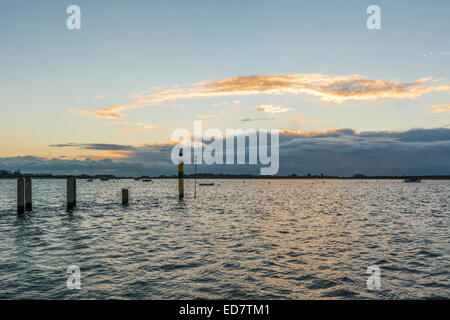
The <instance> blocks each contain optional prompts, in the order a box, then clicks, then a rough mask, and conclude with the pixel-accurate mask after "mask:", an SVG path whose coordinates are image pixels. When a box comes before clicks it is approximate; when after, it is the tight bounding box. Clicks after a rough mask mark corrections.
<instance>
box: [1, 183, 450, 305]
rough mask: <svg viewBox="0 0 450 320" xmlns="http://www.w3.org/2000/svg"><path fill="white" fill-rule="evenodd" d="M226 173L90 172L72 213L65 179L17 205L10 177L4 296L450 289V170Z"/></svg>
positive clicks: (442, 294)
mask: <svg viewBox="0 0 450 320" xmlns="http://www.w3.org/2000/svg"><path fill="white" fill-rule="evenodd" d="M214 182H215V183H216V184H215V185H214V186H212V187H206V186H199V187H198V190H197V191H198V198H197V199H194V198H193V197H192V196H193V190H192V189H193V181H186V185H187V190H186V193H187V197H186V199H185V200H184V201H178V199H177V198H176V196H177V181H176V180H154V181H153V182H141V181H134V180H121V181H115V180H110V181H94V182H87V181H84V180H79V181H78V207H77V209H76V210H74V211H73V212H67V211H66V210H65V201H66V196H65V188H66V182H65V180H33V197H34V199H33V200H34V203H33V205H34V208H33V209H34V211H33V212H32V213H27V214H25V215H23V216H18V215H17V214H16V212H15V203H16V198H15V197H16V181H15V180H0V298H4V299H5V298H6V299H25V298H27V299H29V298H31V299H36V298H44V299H55V298H57V299H80V298H85V299H108V298H120V299H187V298H192V299H197V298H206V299H216V298H222V299H247V298H255V299H325V298H331V299H367V298H369V299H371V298H380V299H398V298H400V299H402V298H450V273H449V270H450V255H449V247H450V246H449V227H448V219H449V213H450V212H449V211H450V209H449V208H450V199H449V195H450V182H449V181H423V182H422V183H421V184H406V183H402V182H400V181H394V180H378V181H372V180H371V181H364V180H271V181H269V180H245V181H244V180H215V181H214ZM126 187H128V188H129V190H130V205H129V206H128V207H122V206H121V205H120V204H119V202H120V201H119V198H120V190H121V188H126ZM72 264H75V265H78V266H79V267H80V269H81V290H68V289H67V286H66V280H67V276H68V274H67V273H66V270H67V266H68V265H72ZM370 265H377V266H379V267H380V269H381V289H380V290H378V291H370V290H368V289H367V288H366V280H367V277H368V275H367V274H366V270H367V267H368V266H370Z"/></svg>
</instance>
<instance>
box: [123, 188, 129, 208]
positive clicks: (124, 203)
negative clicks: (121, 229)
mask: <svg viewBox="0 0 450 320" xmlns="http://www.w3.org/2000/svg"><path fill="white" fill-rule="evenodd" d="M122 205H124V206H127V205H128V189H122Z"/></svg>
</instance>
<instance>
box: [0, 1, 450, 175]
mask: <svg viewBox="0 0 450 320" xmlns="http://www.w3.org/2000/svg"><path fill="white" fill-rule="evenodd" d="M72 4H75V5H78V6H79V7H80V9H81V29H80V30H69V29H68V28H67V27H66V20H67V18H68V17H69V14H67V13H66V8H67V7H68V6H69V5H72ZM372 4H376V5H378V6H379V7H380V9H381V29H379V30H369V29H368V28H367V26H366V20H367V18H368V16H369V15H368V14H367V13H366V9H367V7H368V6H369V5H372ZM449 14H450V2H448V1H444V0H442V1H437V0H431V1H406V0H398V1H392V0H391V1H382V0H371V1H365V0H359V1H356V0H354V1H351V0H349V1H335V0H334V1H299V0H295V1H264V0H262V1H261V0H260V1H234V0H228V1H211V0H209V1H206V0H205V1H202V0H198V1H197V0H195V1H194V0H192V1H167V0H166V1H137V0H136V1H115V0H110V1H84V0H76V1H46V0H44V1H22V0H18V1H5V2H2V4H1V11H0V49H1V50H0V112H1V113H0V115H1V116H0V128H1V129H0V130H1V131H0V132H1V136H2V139H1V140H0V170H2V169H4V170H16V169H18V168H21V169H22V171H25V172H26V171H28V172H44V171H45V172H51V173H89V169H88V168H89V167H90V166H93V167H94V171H95V172H96V173H110V174H116V175H130V174H134V173H135V172H136V168H137V167H139V168H141V172H142V173H144V174H154V175H156V174H176V169H174V166H173V164H171V162H170V149H171V148H172V145H173V142H171V133H172V132H173V131H174V130H176V129H178V128H186V129H188V130H190V131H193V123H194V121H195V120H201V121H203V126H204V127H205V128H218V129H220V130H222V131H224V132H225V130H226V129H228V128H230V129H236V128H242V129H245V130H246V129H250V128H253V129H256V130H258V129H279V130H281V135H280V174H292V173H296V174H300V175H302V174H306V173H310V172H311V173H322V172H323V173H325V174H336V175H351V174H353V173H356V172H362V173H366V174H386V175H389V174H450V165H449V164H448V162H450V161H448V159H450V157H449V156H450V19H449ZM188 170H190V168H188ZM201 170H203V171H205V172H208V171H211V172H227V173H234V172H239V173H242V172H254V171H255V168H254V167H253V166H243V167H241V166H212V167H207V166H203V167H202V168H201Z"/></svg>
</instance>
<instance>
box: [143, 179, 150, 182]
mask: <svg viewBox="0 0 450 320" xmlns="http://www.w3.org/2000/svg"><path fill="white" fill-rule="evenodd" d="M142 181H143V182H151V181H152V179H142Z"/></svg>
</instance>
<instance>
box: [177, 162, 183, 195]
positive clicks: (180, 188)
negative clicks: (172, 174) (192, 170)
mask: <svg viewBox="0 0 450 320" xmlns="http://www.w3.org/2000/svg"><path fill="white" fill-rule="evenodd" d="M183 198H184V164H183V161H181V162H180V163H179V164H178V199H183Z"/></svg>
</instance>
